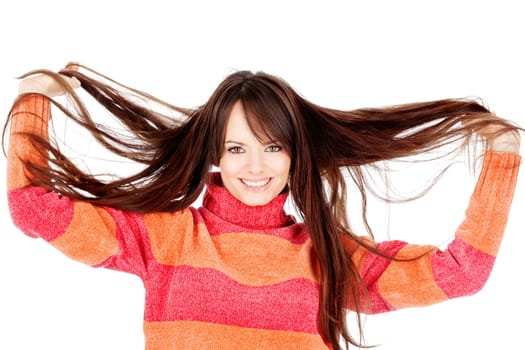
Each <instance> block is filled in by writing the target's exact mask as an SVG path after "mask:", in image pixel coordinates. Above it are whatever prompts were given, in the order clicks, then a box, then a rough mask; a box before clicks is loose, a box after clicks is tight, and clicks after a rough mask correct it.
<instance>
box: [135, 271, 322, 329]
mask: <svg viewBox="0 0 525 350" xmlns="http://www.w3.org/2000/svg"><path fill="white" fill-rule="evenodd" d="M153 270H156V271H151V270H150V274H149V276H152V277H150V278H148V279H146V280H145V285H146V290H147V291H148V293H147V296H146V310H145V316H144V317H145V320H146V321H181V320H185V321H200V322H210V323H216V324H224V325H231V326H239V327H250V328H260V329H269V330H285V331H297V332H308V333H314V334H317V333H318V330H317V313H318V304H319V289H318V285H317V284H315V283H313V282H311V281H309V280H306V279H293V280H290V281H286V282H282V283H278V284H274V285H269V286H260V287H254V286H246V285H242V284H240V283H237V282H235V281H233V280H232V279H230V278H229V277H228V276H226V275H225V274H223V273H221V272H220V271H217V270H213V269H199V268H192V267H188V266H179V267H168V266H162V265H158V266H157V267H156V268H154V269H153Z"/></svg>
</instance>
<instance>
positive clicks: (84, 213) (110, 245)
mask: <svg viewBox="0 0 525 350" xmlns="http://www.w3.org/2000/svg"><path fill="white" fill-rule="evenodd" d="M73 205H74V215H73V218H72V220H71V223H70V225H69V227H68V228H67V230H66V232H64V234H63V235H61V236H59V237H58V238H57V239H55V240H54V241H52V242H50V243H51V244H52V245H53V246H54V247H55V248H57V249H59V250H60V251H62V252H63V253H64V254H65V255H67V256H69V257H70V258H72V259H75V260H78V261H80V262H83V263H85V264H88V265H96V264H99V263H101V262H103V261H104V260H106V259H107V258H109V257H110V256H112V255H114V254H115V253H116V252H117V249H118V242H117V239H116V224H115V222H114V220H113V218H112V217H111V216H110V215H109V213H108V212H107V211H105V210H104V209H102V208H97V207H95V206H93V205H90V204H88V203H83V202H74V203H73Z"/></svg>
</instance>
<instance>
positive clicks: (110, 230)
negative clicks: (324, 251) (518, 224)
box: [7, 95, 520, 350]
mask: <svg viewBox="0 0 525 350" xmlns="http://www.w3.org/2000/svg"><path fill="white" fill-rule="evenodd" d="M49 115H50V104H49V101H48V100H47V99H46V98H44V97H41V96H37V95H31V96H28V97H26V98H24V99H23V101H22V102H21V103H19V104H18V105H17V106H16V107H15V109H14V111H13V120H12V124H11V131H10V132H11V135H10V140H9V149H8V164H7V166H8V169H7V172H8V176H7V181H8V183H7V189H8V200H9V207H10V213H11V217H12V220H13V222H14V223H15V225H16V226H17V227H18V228H20V230H22V231H23V232H25V233H26V234H27V235H29V236H31V237H38V238H42V239H44V240H46V241H47V242H49V243H50V244H51V245H53V246H54V247H56V248H57V249H58V250H60V251H62V252H63V253H64V254H65V255H67V256H69V257H70V258H72V259H75V260H79V261H81V262H84V263H86V264H88V265H91V266H94V267H105V268H110V269H115V270H119V271H123V272H128V273H132V274H135V275H138V276H139V277H140V278H141V279H142V281H143V283H144V286H145V289H146V300H145V310H144V333H145V339H146V349H148V350H154V349H155V350H156V349H159V350H161V349H162V350H170V349H185V350H187V349H250V348H258V349H283V348H286V349H327V348H330V346H329V345H328V344H326V343H324V342H323V339H322V338H321V336H320V334H319V331H318V327H317V323H316V321H317V314H318V302H319V284H318V281H319V276H318V273H317V269H316V265H317V264H316V260H315V259H316V258H315V254H314V252H313V248H312V243H311V240H310V238H309V235H308V232H306V230H305V228H304V225H303V224H302V223H298V222H296V221H294V219H293V217H291V216H289V215H288V214H287V213H286V212H285V211H284V203H285V201H286V199H287V195H286V194H282V195H279V196H278V197H276V198H275V199H274V200H273V201H272V202H270V203H269V204H267V205H265V206H262V207H250V206H246V205H244V204H242V203H240V202H239V201H237V200H236V199H235V198H234V197H232V196H231V195H230V194H229V193H228V191H226V190H225V189H224V188H223V187H222V186H221V185H220V181H218V177H217V176H215V177H213V181H212V182H211V183H210V184H209V185H208V186H207V191H206V194H205V196H204V199H203V205H202V207H200V208H193V207H190V208H187V209H185V210H181V211H177V212H171V213H149V214H137V213H132V212H125V211H121V210H116V209H114V208H109V207H100V206H94V205H92V204H89V203H86V202H82V201H75V200H71V199H70V198H67V197H65V196H61V195H59V194H56V193H53V192H50V191H48V190H46V189H43V188H40V187H37V186H33V185H32V184H31V183H30V181H29V180H28V178H27V177H26V176H25V175H24V166H23V164H22V163H21V161H20V160H21V159H23V160H30V161H31V162H33V163H38V164H46V162H47V159H46V156H45V155H43V154H42V153H39V152H38V149H36V146H35V145H33V144H31V143H30V142H29V141H28V139H27V138H26V137H25V136H24V135H23V134H20V133H21V132H22V133H24V132H25V133H33V134H37V135H40V136H42V137H44V138H46V137H47V127H48V118H49ZM519 163H520V157H519V156H517V155H515V154H511V153H508V154H496V153H492V152H487V153H486V154H485V158H484V163H483V168H482V170H481V173H480V176H479V179H478V182H477V185H476V187H475V189H474V193H473V194H472V197H471V200H470V204H469V207H468V209H467V211H466V216H465V219H464V221H463V222H462V223H461V225H460V226H459V228H458V229H457V232H456V235H455V238H454V240H453V241H452V242H451V243H450V244H449V245H448V247H447V248H446V249H445V250H440V249H438V248H437V247H432V246H419V245H413V244H408V243H405V242H401V241H386V242H381V243H373V244H375V245H376V246H377V247H378V248H379V249H381V250H382V251H384V252H385V253H387V254H391V255H394V256H396V257H398V258H407V257H417V258H415V259H411V260H409V261H391V260H388V259H385V258H381V257H379V256H377V255H375V254H373V253H370V252H369V251H367V250H365V249H363V248H361V247H359V246H356V245H355V244H353V243H351V242H350V241H348V242H347V244H346V249H347V251H348V258H349V259H352V260H353V262H354V263H355V264H356V265H357V266H358V268H359V271H360V273H361V275H362V278H363V280H364V283H365V284H366V286H367V288H368V293H369V297H370V309H369V312H370V313H380V312H386V311H392V310H397V309H401V308H406V307H414V306H424V305H429V304H433V303H438V302H441V301H445V300H448V299H451V298H454V297H459V296H465V295H470V294H473V293H475V292H477V291H479V290H480V289H481V288H482V286H483V285H484V283H485V282H486V280H487V278H488V276H489V273H490V271H491V269H492V266H493V264H494V261H495V257H496V253H497V251H498V248H499V245H500V242H501V239H502V236H503V232H504V228H505V225H506V221H507V216H508V213H509V210H510V205H511V201H512V196H513V193H514V187H515V182H516V179H517V173H518V169H519ZM348 307H349V309H352V305H349V306H348Z"/></svg>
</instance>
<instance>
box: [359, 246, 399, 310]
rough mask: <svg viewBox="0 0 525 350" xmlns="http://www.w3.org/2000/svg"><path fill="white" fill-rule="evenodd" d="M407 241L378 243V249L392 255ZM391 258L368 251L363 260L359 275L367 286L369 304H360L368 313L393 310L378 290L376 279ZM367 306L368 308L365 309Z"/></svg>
mask: <svg viewBox="0 0 525 350" xmlns="http://www.w3.org/2000/svg"><path fill="white" fill-rule="evenodd" d="M406 245H407V243H405V242H402V241H388V242H383V243H381V244H379V245H378V247H377V248H378V249H379V250H380V251H381V252H382V253H383V254H385V255H387V256H390V257H393V256H395V255H396V254H397V252H398V251H399V250H400V249H401V248H403V247H404V246H406ZM391 262H392V260H390V259H387V258H383V257H381V256H379V255H377V254H374V253H372V252H368V253H367V255H366V258H365V259H364V262H363V268H362V272H361V276H362V278H363V282H364V283H365V285H366V286H367V290H368V298H369V302H370V305H366V304H364V303H363V305H362V306H361V308H362V310H363V311H365V312H368V313H370V314H377V313H381V312H387V311H392V310H394V307H393V306H392V305H390V304H389V303H388V302H387V301H385V300H384V299H383V297H382V296H381V293H380V292H379V286H378V283H377V281H378V280H379V278H380V277H381V276H382V274H383V272H384V271H385V270H386V268H387V267H388V265H390V263H391ZM367 307H369V310H367Z"/></svg>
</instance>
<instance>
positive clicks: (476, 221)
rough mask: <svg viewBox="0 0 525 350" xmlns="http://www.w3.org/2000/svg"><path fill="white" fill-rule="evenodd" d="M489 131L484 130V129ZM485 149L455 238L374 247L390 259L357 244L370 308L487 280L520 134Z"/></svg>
mask: <svg viewBox="0 0 525 350" xmlns="http://www.w3.org/2000/svg"><path fill="white" fill-rule="evenodd" d="M487 132H488V131H487ZM487 141H488V144H489V151H487V153H486V154H485V159H484V162H483V168H482V171H481V173H480V176H479V179H478V181H477V184H476V187H475V189H474V192H473V194H472V196H471V199H470V203H469V206H468V209H467V211H466V217H465V219H464V221H463V222H462V223H461V225H460V226H459V228H458V229H457V231H456V235H455V239H454V240H453V241H452V242H451V243H450V244H449V245H448V247H447V248H446V249H445V250H444V251H441V250H440V249H438V248H437V247H433V246H419V245H412V244H407V243H405V242H401V241H387V242H383V243H379V244H377V248H379V249H380V250H381V251H383V252H385V253H386V254H388V255H390V256H394V257H395V258H398V259H401V260H405V261H398V260H389V259H386V258H382V257H380V256H378V255H376V254H373V253H371V252H369V251H366V250H364V249H363V248H359V249H357V251H356V252H355V253H354V254H353V255H352V258H353V260H354V262H355V263H356V264H357V265H358V267H359V270H360V271H361V274H362V276H363V279H364V282H365V284H366V286H367V288H368V293H369V297H370V302H371V304H370V308H369V309H367V306H366V305H363V306H362V310H363V311H365V312H366V311H368V312H370V313H378V312H385V311H391V310H397V309H401V308H406V307H415V306H424V305H430V304H434V303H438V302H441V301H445V300H448V299H451V298H455V297H460V296H466V295H471V294H474V293H476V292H478V291H479V290H480V289H481V288H482V287H483V286H484V284H485V282H486V281H487V279H488V277H489V274H490V272H491V270H492V267H493V265H494V262H495V258H496V255H497V252H498V249H499V246H500V243H501V240H502V238H503V233H504V230H505V226H506V223H507V217H508V214H509V211H510V207H511V202H512V198H513V194H514V188H515V185H516V180H517V175H518V169H519V165H520V161H521V158H520V157H519V155H518V154H517V152H518V151H519V136H518V135H517V134H515V133H505V134H502V135H500V136H497V137H495V138H494V139H487Z"/></svg>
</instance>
